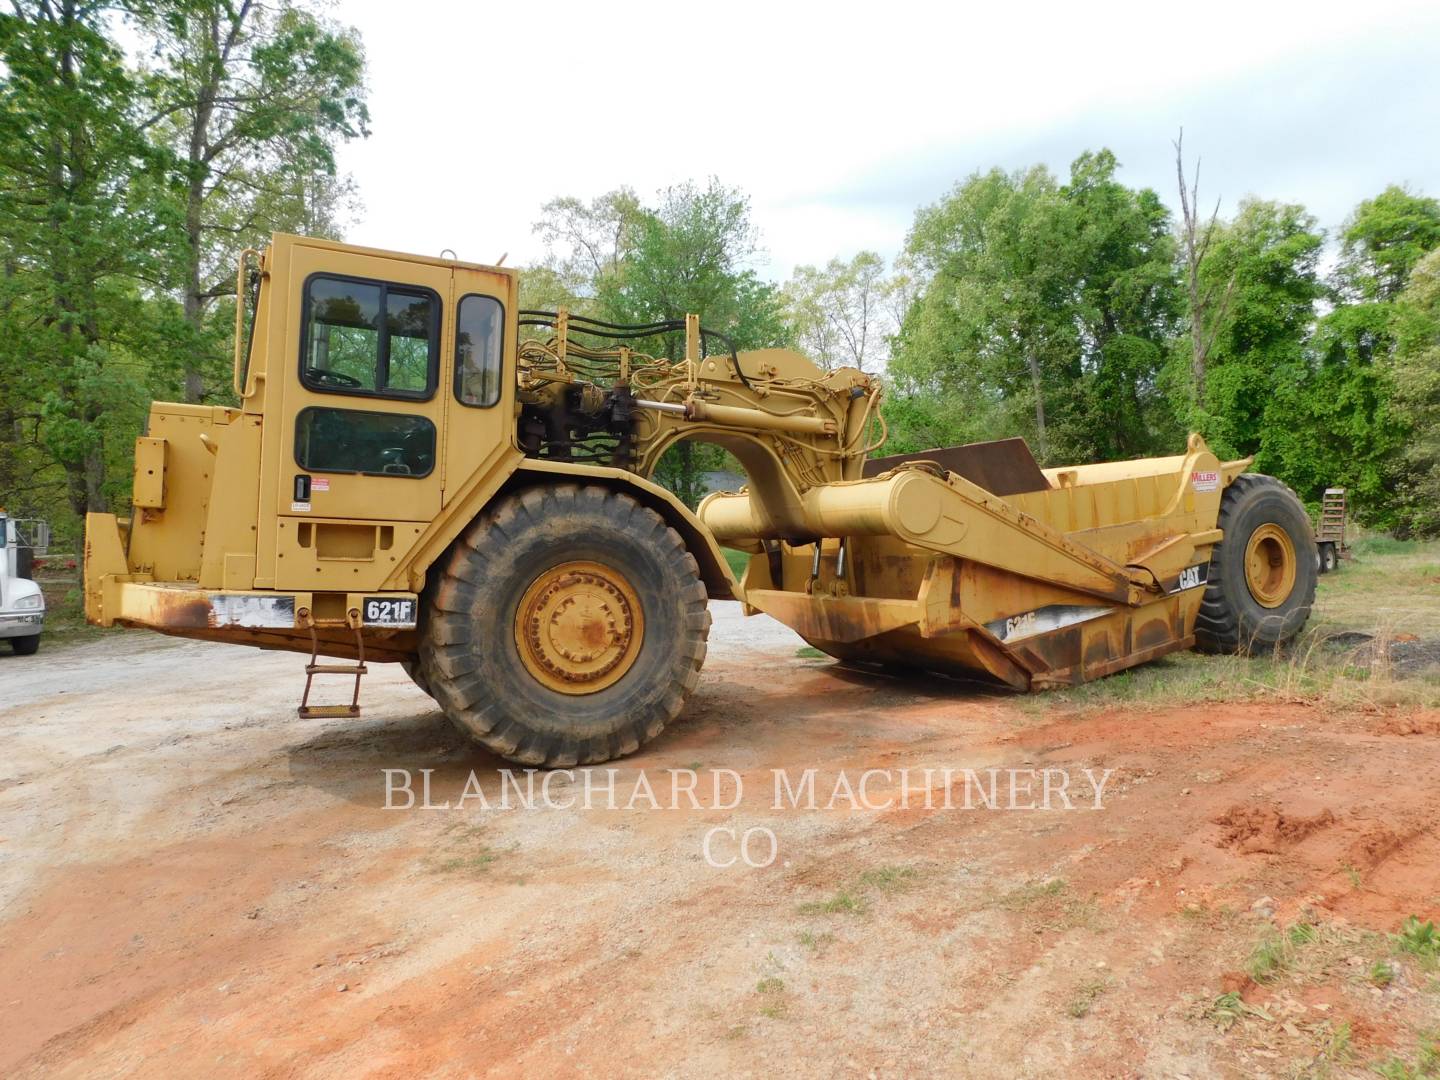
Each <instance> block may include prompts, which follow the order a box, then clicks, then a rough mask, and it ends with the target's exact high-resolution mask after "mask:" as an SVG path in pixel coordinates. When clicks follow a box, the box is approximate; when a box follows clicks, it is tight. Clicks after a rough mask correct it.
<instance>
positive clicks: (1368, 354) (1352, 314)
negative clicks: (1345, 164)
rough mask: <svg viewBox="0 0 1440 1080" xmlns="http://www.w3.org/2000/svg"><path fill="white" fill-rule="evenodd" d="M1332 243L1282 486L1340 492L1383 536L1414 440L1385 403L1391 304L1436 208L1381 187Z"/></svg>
mask: <svg viewBox="0 0 1440 1080" xmlns="http://www.w3.org/2000/svg"><path fill="white" fill-rule="evenodd" d="M1341 240H1342V243H1341V249H1340V259H1339V263H1338V265H1337V266H1336V269H1335V272H1334V274H1333V276H1332V300H1333V302H1334V304H1335V306H1334V307H1333V309H1332V310H1331V311H1330V312H1328V313H1327V314H1326V315H1324V316H1323V317H1322V318H1321V319H1320V320H1319V321H1318V322H1317V324H1316V327H1315V334H1314V344H1313V350H1314V364H1313V373H1312V375H1311V378H1310V380H1309V382H1308V384H1307V385H1306V387H1305V388H1304V391H1303V395H1300V394H1298V393H1297V395H1296V396H1297V397H1300V396H1303V401H1301V402H1300V404H1302V405H1303V407H1304V410H1305V411H1304V413H1303V414H1302V415H1303V422H1302V421H1298V420H1297V422H1295V423H1293V424H1291V425H1290V426H1291V427H1292V428H1293V429H1294V430H1296V431H1299V432H1302V433H1303V434H1304V438H1305V440H1306V442H1305V444H1304V445H1303V446H1302V447H1301V448H1300V449H1299V450H1298V451H1297V452H1295V453H1292V454H1291V455H1290V458H1289V474H1288V475H1287V479H1290V478H1291V477H1293V480H1292V483H1295V485H1296V486H1297V488H1299V489H1300V490H1301V491H1302V492H1304V493H1306V494H1308V495H1310V496H1311V497H1314V496H1315V495H1316V494H1317V493H1318V490H1319V489H1320V488H1322V487H1324V486H1325V485H1327V484H1339V485H1342V486H1344V487H1346V488H1347V489H1349V492H1350V496H1351V502H1352V504H1353V505H1354V506H1355V507H1356V510H1357V513H1358V516H1360V517H1361V519H1362V520H1364V521H1366V522H1367V523H1369V524H1372V525H1375V526H1377V527H1380V528H1392V527H1396V526H1398V525H1400V524H1401V516H1400V514H1401V511H1400V497H1399V496H1398V495H1397V492H1398V491H1399V489H1400V488H1401V487H1402V486H1403V485H1404V484H1406V483H1408V482H1409V478H1408V474H1407V466H1406V464H1405V461H1406V458H1405V453H1404V448H1405V446H1406V445H1407V443H1408V441H1409V440H1410V438H1411V437H1412V435H1413V432H1412V431H1411V430H1410V427H1409V418H1408V416H1407V415H1406V414H1405V413H1404V412H1403V411H1401V410H1397V409H1396V408H1395V407H1394V403H1393V401H1392V398H1393V397H1394V391H1395V387H1394V385H1393V384H1392V382H1391V379H1390V372H1391V364H1392V360H1393V358H1394V355H1395V351H1396V346H1397V341H1396V325H1397V324H1396V319H1397V303H1396V302H1397V300H1398V297H1399V296H1400V295H1401V293H1402V292H1403V290H1404V288H1405V286H1406V284H1407V282H1408V280H1409V276H1410V273H1411V271H1412V270H1413V269H1414V267H1415V266H1416V264H1417V263H1418V262H1419V260H1420V259H1421V258H1423V257H1424V255H1425V254H1426V253H1427V252H1429V251H1432V250H1434V249H1435V248H1436V247H1437V245H1440V202H1437V201H1436V200H1434V199H1430V198H1426V197H1424V196H1420V195H1414V194H1411V193H1410V192H1407V191H1405V190H1403V189H1401V188H1397V187H1390V188H1387V189H1386V190H1385V191H1383V192H1381V194H1380V195H1378V196H1376V197H1375V198H1374V199H1367V200H1366V201H1364V202H1362V203H1361V204H1360V205H1359V206H1357V207H1356V208H1355V212H1354V213H1353V214H1352V215H1351V216H1350V218H1349V220H1348V221H1347V222H1346V224H1345V227H1344V231H1343V233H1342V236H1341ZM1302 466H1303V468H1302ZM1306 470H1308V471H1306Z"/></svg>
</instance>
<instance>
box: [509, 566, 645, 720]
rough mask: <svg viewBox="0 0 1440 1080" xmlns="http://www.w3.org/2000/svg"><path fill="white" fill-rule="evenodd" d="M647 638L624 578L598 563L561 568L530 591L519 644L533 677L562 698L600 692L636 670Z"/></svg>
mask: <svg viewBox="0 0 1440 1080" xmlns="http://www.w3.org/2000/svg"><path fill="white" fill-rule="evenodd" d="M644 635H645V621H644V614H643V612H642V611H641V608H640V598H639V597H638V596H636V594H635V590H634V589H633V588H631V586H630V583H629V582H628V581H626V580H625V576H624V575H623V574H621V573H620V572H619V571H618V570H615V569H614V568H612V567H609V566H602V565H601V564H600V563H595V562H568V563H561V564H560V565H559V566H553V567H551V568H550V569H549V570H546V571H545V572H544V573H542V574H541V575H540V576H539V577H537V578H536V579H535V580H534V581H533V582H531V583H530V587H529V588H528V589H526V590H525V595H524V596H522V597H521V598H520V604H519V606H518V607H517V608H516V609H515V643H516V644H517V645H518V646H519V649H520V659H521V660H522V661H524V664H525V667H526V668H527V669H528V670H529V672H530V674H531V675H533V676H535V678H536V679H537V680H538V681H539V682H541V683H542V684H544V685H545V686H548V687H549V688H550V689H552V690H557V691H559V692H560V693H562V694H593V693H595V692H596V691H599V690H603V689H605V687H607V686H610V685H612V684H614V683H615V682H617V681H618V680H619V679H620V678H621V676H623V675H624V674H625V673H626V672H627V671H629V670H630V668H631V666H633V664H634V663H635V658H636V656H638V655H639V652H640V644H641V642H642V640H643V639H644Z"/></svg>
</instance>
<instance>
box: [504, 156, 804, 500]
mask: <svg viewBox="0 0 1440 1080" xmlns="http://www.w3.org/2000/svg"><path fill="white" fill-rule="evenodd" d="M536 232H537V233H539V234H540V236H541V237H542V238H544V239H545V241H546V242H547V244H548V245H549V246H550V249H551V254H550V257H549V259H548V260H547V261H546V263H545V264H544V268H543V269H544V271H545V273H544V274H542V281H543V284H544V286H545V287H546V289H548V290H551V291H552V292H553V293H558V294H564V293H568V294H569V295H571V296H573V297H575V298H576V299H578V300H579V301H580V302H581V308H580V309H581V310H582V311H585V312H586V313H589V314H593V315H594V316H595V317H597V318H602V319H605V320H607V321H610V322H617V323H641V324H644V323H652V322H659V321H662V320H669V319H682V318H684V317H685V316H686V315H687V314H696V315H699V316H700V319H701V321H702V323H703V324H704V325H705V326H706V327H707V328H710V329H714V330H717V331H719V332H721V333H724V334H727V335H728V336H729V337H730V338H731V339H732V340H733V341H734V343H735V346H736V348H737V349H752V348H763V347H766V346H773V345H784V344H788V343H789V341H790V339H791V333H790V328H789V326H788V324H787V323H786V320H785V317H784V306H783V302H782V300H781V297H780V294H779V291H778V290H777V289H776V288H775V287H774V286H773V285H771V284H769V283H768V282H765V281H762V280H760V278H759V277H758V276H757V275H756V273H755V271H754V269H753V268H752V267H751V266H750V265H749V264H750V262H751V260H752V259H753V258H754V256H755V255H756V254H757V252H758V249H759V236H758V233H757V230H756V229H755V226H754V224H753V223H752V222H751V220H750V203H749V200H748V199H747V198H746V197H745V196H744V194H743V193H741V192H740V191H738V190H736V189H733V188H727V187H725V186H724V185H722V184H721V183H720V182H719V181H718V180H715V179H711V180H710V181H709V183H708V184H707V185H706V186H704V187H700V186H698V185H696V184H694V183H685V184H679V185H676V186H674V187H670V188H666V189H665V190H663V191H661V192H660V193H659V199H658V202H657V204H656V205H655V206H654V207H648V206H644V205H642V204H641V203H640V201H639V200H638V199H637V198H636V196H635V194H634V193H633V192H631V191H629V190H628V189H623V188H622V189H620V190H618V191H614V192H610V193H609V194H606V195H602V196H601V197H600V198H598V199H595V200H593V201H592V202H590V203H585V202H582V201H581V200H579V199H574V198H560V199H555V200H552V201H551V202H549V203H547V204H546V206H545V208H544V211H543V216H542V218H541V220H540V222H539V223H538V224H537V225H536ZM530 295H535V293H531V294H530ZM636 345H637V347H638V348H642V349H646V350H649V351H652V352H654V353H657V354H659V355H663V356H666V357H668V358H669V359H671V360H678V359H680V357H681V356H682V354H683V341H682V339H681V337H680V335H677V334H669V335H664V336H663V337H657V338H655V339H653V340H643V341H641V342H637V343H636ZM727 463H728V455H725V454H723V453H722V452H721V451H719V450H718V449H717V448H715V447H711V446H699V447H697V446H695V445H694V444H692V443H690V442H683V443H681V444H679V445H678V446H676V447H674V448H673V449H672V450H671V451H670V453H668V454H667V455H666V456H665V458H664V459H663V460H662V461H661V462H660V465H659V467H658V468H657V471H656V479H657V480H658V481H659V482H660V483H662V484H664V485H666V486H667V487H669V488H670V489H671V490H672V491H674V492H675V493H676V494H678V495H679V496H680V497H681V498H682V499H684V500H685V501H686V502H688V503H690V505H692V506H693V505H695V503H696V502H698V501H699V498H700V496H701V495H702V494H703V493H704V492H703V490H702V486H703V485H702V480H703V477H702V474H703V473H704V472H707V471H711V470H714V469H718V468H723V467H725V466H726V465H727Z"/></svg>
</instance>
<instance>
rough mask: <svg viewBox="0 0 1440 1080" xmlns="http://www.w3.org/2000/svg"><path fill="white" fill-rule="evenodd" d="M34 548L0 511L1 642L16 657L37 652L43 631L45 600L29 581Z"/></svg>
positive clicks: (38, 589)
mask: <svg viewBox="0 0 1440 1080" xmlns="http://www.w3.org/2000/svg"><path fill="white" fill-rule="evenodd" d="M33 557H34V548H33V546H32V545H31V543H30V540H29V538H27V537H26V536H25V535H24V534H23V533H22V532H21V530H20V527H19V523H18V522H16V521H15V520H14V519H13V518H11V517H9V516H8V515H7V514H6V513H5V511H4V510H0V638H6V639H8V640H9V642H10V647H11V648H13V649H14V650H15V653H16V655H18V656H30V655H33V654H34V652H35V650H37V649H38V648H40V632H41V631H42V630H43V629H44V628H45V596H44V594H43V593H42V592H41V591H40V586H39V585H37V584H36V583H35V582H34V581H31V580H30V573H31V561H32V559H33Z"/></svg>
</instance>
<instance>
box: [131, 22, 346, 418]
mask: <svg viewBox="0 0 1440 1080" xmlns="http://www.w3.org/2000/svg"><path fill="white" fill-rule="evenodd" d="M142 26H143V27H144V29H146V30H147V31H149V32H150V33H152V34H154V35H155V39H156V45H155V55H156V57H157V61H158V62H157V67H156V70H155V72H154V73H153V76H152V77H151V79H150V87H151V92H152V94H153V96H154V98H155V100H156V103H157V104H156V112H155V114H154V117H153V122H154V123H155V124H156V126H157V131H158V132H159V133H160V137H161V138H162V139H163V140H164V141H165V142H166V143H167V144H168V145H170V146H171V147H173V149H174V152H175V158H176V161H177V164H178V167H179V170H180V173H181V180H180V184H181V188H182V199H183V215H184V223H185V239H186V249H185V262H184V267H183V278H182V281H181V283H180V292H181V296H182V303H183V309H184V315H185V321H186V323H187V324H188V325H189V327H190V329H191V333H192V342H193V344H192V348H191V351H190V353H189V356H188V358H187V362H186V366H185V399H186V400H187V401H200V400H202V399H203V398H204V397H205V396H206V393H207V383H213V382H214V381H216V376H217V374H218V369H219V368H221V367H222V366H223V353H224V349H223V348H222V347H221V346H220V341H217V340H216V338H217V337H219V338H220V340H222V341H223V337H224V335H223V332H222V333H220V334H218V335H217V334H211V335H207V334H206V326H205V321H206V318H205V317H206V313H207V311H208V309H209V308H210V305H211V304H212V302H213V301H214V300H215V299H216V298H217V297H222V296H229V295H231V294H232V293H233V292H234V262H235V256H236V253H237V252H239V251H240V250H241V249H242V248H245V247H258V246H261V245H262V244H263V243H264V241H265V240H266V238H267V237H268V235H269V234H270V233H271V232H272V231H276V230H279V231H296V232H300V231H304V232H308V233H310V234H312V235H322V236H323V235H336V234H338V228H339V222H338V221H337V220H336V218H337V216H338V215H339V214H340V213H341V212H342V207H343V205H344V203H345V202H346V201H347V200H348V199H350V198H353V189H352V187H351V185H349V183H348V181H346V180H343V179H341V178H338V177H337V176H336V173H335V147H336V145H337V144H338V143H339V142H341V141H344V140H347V139H352V138H356V137H360V136H363V135H366V134H368V131H367V129H366V125H367V122H368V119H369V114H368V111H367V109H366V104H365V82H364V80H365V60H364V53H363V50H362V48H361V45H360V42H359V39H358V37H357V36H356V34H355V32H354V31H352V30H345V29H342V28H339V27H335V26H333V25H331V24H329V23H328V22H327V21H326V20H324V19H323V18H321V17H320V16H318V15H316V14H315V13H314V12H312V11H309V10H306V9H305V8H303V7H300V6H298V5H295V4H291V3H287V2H282V3H280V4H279V5H278V6H274V7H272V6H268V5H265V4H260V3H257V2H255V0H185V2H183V3H182V2H170V3H158V4H151V5H149V6H148V7H147V9H146V11H145V17H144V18H143V19H142ZM223 321H224V320H221V322H222V323H223ZM207 361H208V363H207ZM207 367H208V368H209V371H207V370H206V369H207ZM207 376H208V378H207ZM227 385H228V383H227Z"/></svg>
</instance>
